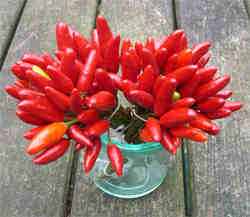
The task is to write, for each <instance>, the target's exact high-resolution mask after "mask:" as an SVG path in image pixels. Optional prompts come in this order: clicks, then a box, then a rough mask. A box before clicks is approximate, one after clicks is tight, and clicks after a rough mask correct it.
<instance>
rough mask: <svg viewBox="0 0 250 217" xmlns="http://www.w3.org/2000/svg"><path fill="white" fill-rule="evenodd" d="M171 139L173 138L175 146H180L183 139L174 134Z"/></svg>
mask: <svg viewBox="0 0 250 217" xmlns="http://www.w3.org/2000/svg"><path fill="white" fill-rule="evenodd" d="M171 139H172V143H173V145H174V147H175V148H178V147H179V146H180V145H181V144H182V140H181V138H180V137H177V136H172V138H171Z"/></svg>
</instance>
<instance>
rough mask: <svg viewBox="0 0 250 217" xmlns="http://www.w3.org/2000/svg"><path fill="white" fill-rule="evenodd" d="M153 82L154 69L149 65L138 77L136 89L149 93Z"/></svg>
mask: <svg viewBox="0 0 250 217" xmlns="http://www.w3.org/2000/svg"><path fill="white" fill-rule="evenodd" d="M154 80H155V73H154V69H153V67H152V66H151V65H148V66H146V68H145V69H144V71H143V72H142V73H141V74H140V75H139V77H138V89H140V90H144V91H146V92H151V90H152V88H153V85H154Z"/></svg>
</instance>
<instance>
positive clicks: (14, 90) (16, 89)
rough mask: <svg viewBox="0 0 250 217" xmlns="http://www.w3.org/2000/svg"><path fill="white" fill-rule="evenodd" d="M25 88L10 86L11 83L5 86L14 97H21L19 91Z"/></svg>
mask: <svg viewBox="0 0 250 217" xmlns="http://www.w3.org/2000/svg"><path fill="white" fill-rule="evenodd" d="M22 89H23V88H20V87H15V86H10V85H7V86H6V87H5V91H6V92H7V93H8V94H9V95H11V96H12V97H14V98H16V99H21V98H20V96H19V92H20V91H21V90H22Z"/></svg>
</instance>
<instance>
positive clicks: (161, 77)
mask: <svg viewBox="0 0 250 217" xmlns="http://www.w3.org/2000/svg"><path fill="white" fill-rule="evenodd" d="M165 79H166V76H164V75H159V76H158V77H157V78H156V79H155V82H154V86H153V95H154V96H156V94H157V93H158V90H159V88H160V86H161V85H162V83H163V82H164V80H165Z"/></svg>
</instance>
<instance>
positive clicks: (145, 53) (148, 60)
mask: <svg viewBox="0 0 250 217" xmlns="http://www.w3.org/2000/svg"><path fill="white" fill-rule="evenodd" d="M141 58H142V64H143V69H144V68H145V67H146V66H148V65H151V66H152V67H153V69H154V73H155V77H157V76H158V75H159V67H158V65H157V62H156V59H155V56H154V54H153V53H152V52H151V50H149V49H147V48H142V51H141Z"/></svg>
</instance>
